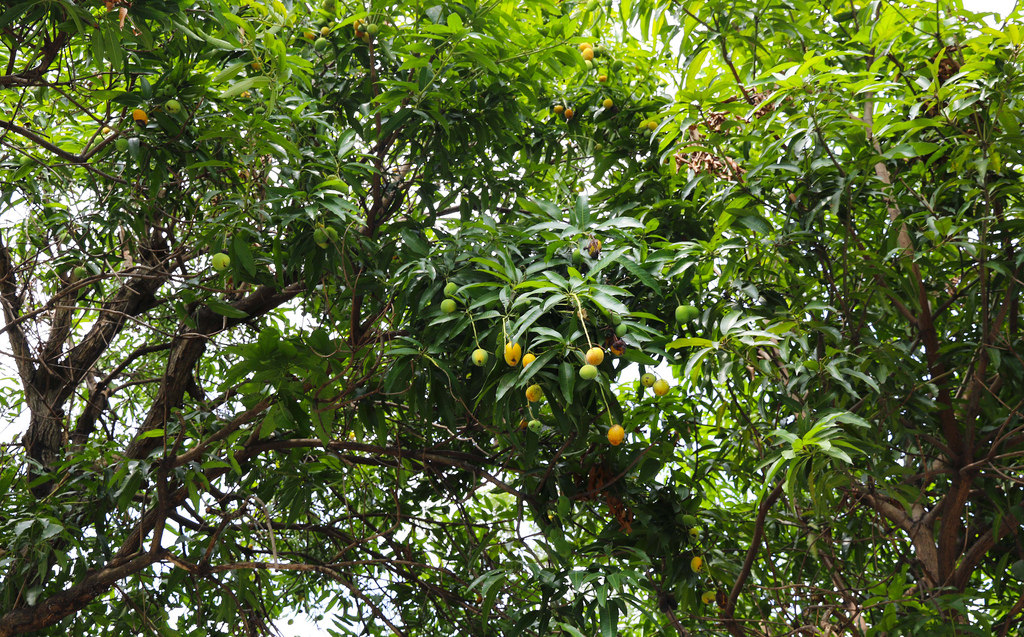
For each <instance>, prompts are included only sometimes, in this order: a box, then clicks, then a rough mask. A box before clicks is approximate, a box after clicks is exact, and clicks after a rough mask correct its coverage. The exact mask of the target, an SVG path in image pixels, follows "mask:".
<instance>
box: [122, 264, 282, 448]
mask: <svg viewBox="0 0 1024 637" xmlns="http://www.w3.org/2000/svg"><path fill="white" fill-rule="evenodd" d="M301 290H302V285H301V284H293V285H290V286H288V287H287V288H285V289H284V290H282V291H278V290H277V289H276V288H273V287H269V286H261V287H259V288H257V289H256V291H255V292H253V293H252V294H250V295H249V296H247V297H245V298H244V299H242V300H241V301H239V302H238V303H235V305H234V307H235V309H238V310H241V311H242V312H244V313H245V314H246V317H245V318H227V317H225V316H221V315H220V314H217V313H215V312H214V311H213V310H211V309H210V308H208V307H202V308H200V309H199V310H198V311H197V312H196V313H195V315H194V317H193V320H194V325H195V329H192V330H189V331H186V332H183V333H181V334H179V335H178V336H177V337H176V338H175V339H174V343H173V344H172V345H171V351H170V353H169V354H168V360H167V370H166V372H165V373H164V380H163V384H162V385H161V386H160V391H159V393H158V394H157V396H156V400H154V401H153V405H152V407H150V409H149V413H147V414H146V419H145V421H144V422H143V423H142V426H141V427H140V428H139V431H138V433H137V436H139V435H141V434H143V433H145V432H147V431H152V430H153V429H159V428H160V427H162V426H163V425H164V423H166V422H167V419H168V417H169V416H170V413H171V410H172V409H175V408H177V407H178V406H179V405H180V404H181V400H182V398H183V397H184V395H185V391H186V389H187V388H188V386H189V383H190V382H191V379H192V373H193V370H194V369H195V366H196V363H198V362H199V359H200V358H201V357H202V355H203V352H204V351H206V343H207V339H208V338H209V337H210V336H211V335H213V334H215V333H217V332H221V331H224V330H227V329H230V328H232V327H235V326H237V325H239V324H241V323H243V322H246V321H251V320H252V319H254V318H258V317H260V316H263V315H264V314H266V313H267V312H269V311H270V310H272V309H274V308H276V307H278V306H280V305H281V304H283V303H286V302H288V301H290V300H291V299H293V298H295V296H296V295H297V294H298V293H299V292H300V291H301ZM160 444H161V439H160V438H141V437H136V438H135V439H134V440H133V441H132V442H131V443H130V444H129V445H128V448H127V449H126V450H125V457H126V458H135V459H139V458H144V457H146V456H147V455H148V454H149V452H150V451H152V450H153V449H156V448H157V447H158V446H159V445H160Z"/></svg>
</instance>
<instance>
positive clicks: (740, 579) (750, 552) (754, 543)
mask: <svg viewBox="0 0 1024 637" xmlns="http://www.w3.org/2000/svg"><path fill="white" fill-rule="evenodd" d="M782 485H783V483H781V482H780V483H779V484H777V485H775V488H774V489H772V492H771V493H769V494H768V496H767V497H766V498H765V499H764V500H762V501H761V504H760V505H759V506H758V507H757V519H756V520H755V521H754V535H753V537H751V538H750V548H749V549H747V557H746V559H744V560H743V567H742V568H740V573H739V575H738V576H737V577H736V582H735V583H734V584H733V585H732V591H731V592H730V593H729V599H728V601H726V602H725V608H723V609H722V614H721V620H722V622H723V623H724V624H725V628H726V629H727V630H728V631H729V634H730V635H732V636H733V637H745V636H746V634H747V631H746V630H744V629H743V626H742V624H740V622H738V621H736V617H735V613H736V601H737V600H738V599H739V598H740V591H742V590H743V584H744V583H745V582H746V581H747V578H748V577H750V569H751V568H752V567H753V566H754V560H755V559H756V558H757V554H758V553H759V552H760V551H761V536H763V535H764V521H765V518H766V517H768V509H770V508H772V505H773V504H775V501H776V500H778V499H779V496H780V495H782Z"/></svg>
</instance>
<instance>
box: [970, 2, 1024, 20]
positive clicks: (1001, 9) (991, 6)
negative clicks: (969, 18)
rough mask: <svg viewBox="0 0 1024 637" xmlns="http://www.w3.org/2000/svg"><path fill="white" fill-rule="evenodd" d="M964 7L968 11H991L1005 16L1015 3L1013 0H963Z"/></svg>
mask: <svg viewBox="0 0 1024 637" xmlns="http://www.w3.org/2000/svg"><path fill="white" fill-rule="evenodd" d="M963 1H964V8H965V9H967V10H969V11H977V12H983V11H993V12H995V13H998V14H999V15H1000V17H1003V18H1005V17H1006V16H1007V14H1008V13H1010V11H1013V7H1014V5H1015V4H1016V2H1015V0H963Z"/></svg>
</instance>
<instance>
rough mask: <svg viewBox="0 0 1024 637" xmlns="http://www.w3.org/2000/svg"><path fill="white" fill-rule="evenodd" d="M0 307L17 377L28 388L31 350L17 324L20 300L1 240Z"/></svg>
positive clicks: (9, 255)
mask: <svg viewBox="0 0 1024 637" xmlns="http://www.w3.org/2000/svg"><path fill="white" fill-rule="evenodd" d="M0 305H3V312H4V322H5V323H6V327H5V331H6V332H7V337H8V338H9V339H10V341H11V351H12V352H13V354H14V363H15V365H16V366H17V368H18V375H19V376H21V382H22V386H23V387H28V385H29V383H30V382H31V380H32V377H33V376H34V375H35V367H33V366H32V350H31V349H30V348H29V345H28V339H26V338H25V332H24V331H22V329H21V325H20V324H19V320H20V318H21V298H20V297H19V296H18V286H17V281H16V279H15V278H14V267H13V264H12V263H11V252H10V250H8V249H7V246H6V245H4V244H3V242H2V240H0Z"/></svg>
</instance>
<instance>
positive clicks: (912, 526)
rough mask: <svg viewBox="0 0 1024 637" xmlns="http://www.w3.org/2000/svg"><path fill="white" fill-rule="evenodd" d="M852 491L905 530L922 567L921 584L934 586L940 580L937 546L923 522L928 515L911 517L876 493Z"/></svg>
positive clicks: (928, 527)
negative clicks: (922, 576) (922, 580)
mask: <svg viewBox="0 0 1024 637" xmlns="http://www.w3.org/2000/svg"><path fill="white" fill-rule="evenodd" d="M854 493H855V494H856V497H858V498H860V499H861V500H863V501H865V502H867V503H868V505H869V506H870V507H871V508H872V509H874V510H875V511H876V512H878V513H879V514H881V515H882V517H884V518H886V519H887V520H889V521H890V522H892V523H893V524H895V525H896V526H897V527H898V528H899V529H902V530H903V531H905V532H906V534H907V535H908V536H909V537H910V541H911V543H912V544H913V545H914V550H915V553H916V557H917V559H918V561H919V562H921V565H922V566H923V567H924V578H923V579H924V582H923V586H924V587H925V588H926V589H928V590H930V589H932V588H935V586H936V585H937V584H938V582H939V581H940V579H939V556H938V547H936V545H935V542H934V541H933V540H932V537H931V531H930V528H931V526H930V525H928V524H925V523H924V522H925V521H926V520H928V519H929V517H930V516H928V515H926V516H922V517H920V518H912V517H910V516H909V515H908V514H907V512H906V511H904V510H903V508H902V507H899V506H896V505H895V504H893V503H891V502H889V501H888V500H886V499H885V498H883V497H881V496H880V495H878V494H877V493H872V492H867V491H855V492H854Z"/></svg>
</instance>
